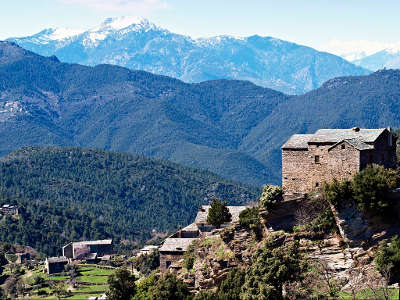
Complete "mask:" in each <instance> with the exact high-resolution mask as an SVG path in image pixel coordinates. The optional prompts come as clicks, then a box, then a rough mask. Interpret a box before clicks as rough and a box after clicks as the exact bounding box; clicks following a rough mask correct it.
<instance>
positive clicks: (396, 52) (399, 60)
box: [353, 48, 400, 71]
mask: <svg viewBox="0 0 400 300" xmlns="http://www.w3.org/2000/svg"><path fill="white" fill-rule="evenodd" d="M353 63H354V64H356V65H358V66H361V67H363V68H366V69H368V70H373V71H376V70H380V69H383V68H387V69H400V49H397V48H393V49H384V50H381V51H379V52H377V53H374V54H372V55H368V56H365V57H363V58H360V59H357V60H354V61H353Z"/></svg>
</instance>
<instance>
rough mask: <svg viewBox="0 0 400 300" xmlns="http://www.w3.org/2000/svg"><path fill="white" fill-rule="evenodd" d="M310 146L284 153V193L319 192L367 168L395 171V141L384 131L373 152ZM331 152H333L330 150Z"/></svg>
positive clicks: (351, 148) (324, 145) (328, 145)
mask: <svg viewBox="0 0 400 300" xmlns="http://www.w3.org/2000/svg"><path fill="white" fill-rule="evenodd" d="M331 147H332V143H331V144H319V145H314V144H311V145H308V149H307V150H306V149H303V150H300V149H293V150H288V149H282V187H283V190H284V192H285V193H287V194H295V193H308V192H311V191H314V190H318V189H320V188H321V187H322V186H323V185H324V184H325V183H328V182H332V180H333V179H334V178H336V179H338V180H339V181H341V180H344V179H350V178H352V177H353V176H354V175H355V174H356V173H357V172H359V171H361V170H362V169H364V168H365V167H366V166H367V165H368V164H371V163H374V164H378V165H383V166H385V167H386V168H395V167H396V161H397V158H396V141H395V139H394V138H392V137H391V133H389V132H388V131H385V132H384V133H383V134H382V135H381V136H380V137H379V138H378V139H377V140H376V142H375V144H374V148H375V149H374V150H363V151H360V150H358V149H356V148H354V147H353V146H352V145H350V144H349V143H347V142H342V143H340V144H338V145H336V146H335V147H334V148H331ZM330 148H331V149H330Z"/></svg>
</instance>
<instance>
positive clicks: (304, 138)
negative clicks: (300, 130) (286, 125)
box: [282, 134, 313, 149]
mask: <svg viewBox="0 0 400 300" xmlns="http://www.w3.org/2000/svg"><path fill="white" fill-rule="evenodd" d="M312 137H313V134H293V135H292V136H291V137H290V138H289V140H288V141H287V142H286V143H285V144H283V146H282V149H307V148H308V141H309V140H310V139H311V138H312Z"/></svg>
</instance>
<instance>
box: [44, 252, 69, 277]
mask: <svg viewBox="0 0 400 300" xmlns="http://www.w3.org/2000/svg"><path fill="white" fill-rule="evenodd" d="M67 264H68V258H66V257H65V256H61V257H49V258H47V259H46V269H47V273H48V274H54V273H61V272H63V271H64V267H65V266H66V265H67Z"/></svg>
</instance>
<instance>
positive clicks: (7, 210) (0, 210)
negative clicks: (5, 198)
mask: <svg viewBox="0 0 400 300" xmlns="http://www.w3.org/2000/svg"><path fill="white" fill-rule="evenodd" d="M0 214H3V215H12V216H17V215H18V207H16V206H15V205H10V204H4V205H3V206H2V207H0Z"/></svg>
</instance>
